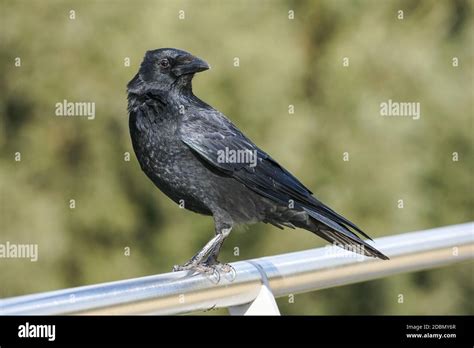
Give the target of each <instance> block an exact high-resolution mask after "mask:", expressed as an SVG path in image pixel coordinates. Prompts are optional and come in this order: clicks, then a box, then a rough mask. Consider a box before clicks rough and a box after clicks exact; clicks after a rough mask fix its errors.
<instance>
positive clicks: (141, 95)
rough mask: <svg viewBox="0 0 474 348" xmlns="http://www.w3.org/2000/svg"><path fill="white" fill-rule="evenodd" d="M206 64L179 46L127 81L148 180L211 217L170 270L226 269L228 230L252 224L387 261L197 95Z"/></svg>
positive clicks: (153, 54) (158, 54)
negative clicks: (306, 234) (194, 247)
mask: <svg viewBox="0 0 474 348" xmlns="http://www.w3.org/2000/svg"><path fill="white" fill-rule="evenodd" d="M208 69H210V66H209V64H208V63H207V62H206V61H204V60H203V59H201V58H199V57H197V56H194V55H192V54H191V53H188V52H186V51H184V50H180V49H176V48H159V49H154V50H149V51H147V52H146V53H145V56H144V58H143V61H142V63H141V65H140V68H139V70H138V72H137V73H136V74H135V76H134V77H133V78H132V79H131V80H130V82H129V83H128V84H127V98H128V114H129V129H130V136H131V142H132V146H133V149H134V152H135V154H136V157H137V160H138V163H139V164H140V167H141V169H142V171H143V172H144V173H145V174H146V176H147V177H148V178H149V179H150V180H151V181H152V182H153V183H154V184H155V186H156V187H158V189H160V190H161V191H162V192H163V193H164V194H165V195H167V196H168V197H169V198H171V199H172V200H173V201H174V202H175V203H177V204H180V205H181V206H184V208H186V209H188V210H190V211H193V212H195V213H198V214H203V215H208V216H212V218H213V219H214V226H215V233H214V236H213V237H212V238H211V239H210V240H209V242H207V243H206V244H205V246H204V247H203V248H202V249H201V250H200V251H199V252H197V253H196V255H194V256H193V257H192V258H191V259H190V260H189V261H188V262H186V263H184V264H183V265H176V266H174V268H173V270H174V271H186V270H189V271H196V270H197V271H203V272H208V271H213V270H214V271H215V269H216V267H220V268H221V269H222V270H224V271H229V269H230V268H231V266H230V265H228V264H226V263H221V262H220V261H219V260H218V256H219V252H220V250H221V247H222V245H223V243H224V240H225V239H226V238H227V237H228V236H229V234H230V232H231V230H232V228H233V227H234V226H238V225H249V224H254V223H259V222H262V223H267V224H272V225H274V226H276V227H278V228H281V229H283V228H285V227H288V228H302V229H305V230H307V231H310V232H312V233H313V234H315V235H317V236H319V237H321V238H323V239H324V240H326V241H327V242H329V243H332V244H334V245H337V246H339V247H342V248H344V249H347V250H350V251H353V252H355V253H358V254H362V255H365V256H369V257H375V258H379V259H383V260H387V259H388V257H387V256H386V255H384V254H383V253H382V252H380V251H379V250H377V249H376V248H375V247H373V246H372V245H370V244H369V243H367V242H366V241H364V240H363V239H362V238H360V237H359V236H358V234H360V235H362V236H363V237H365V238H368V239H370V240H371V238H370V237H369V236H368V235H367V234H366V233H365V232H363V231H362V230H361V229H360V228H359V227H357V226H356V225H355V224H354V223H352V222H351V221H349V220H348V219H346V218H344V217H343V216H342V215H340V214H338V213H336V212H335V211H334V210H332V209H331V208H329V207H328V206H327V205H325V204H324V203H322V202H321V201H320V200H318V199H317V198H316V197H315V196H314V195H313V193H312V192H311V191H310V190H309V189H308V188H307V187H306V186H304V185H303V184H302V183H301V182H300V181H299V180H298V179H297V178H296V177H295V176H294V175H293V174H291V173H290V172H289V171H288V170H286V169H285V168H284V167H283V166H282V165H280V164H279V163H278V162H277V161H276V160H275V159H274V158H272V157H271V156H270V155H269V154H267V153H266V152H264V151H263V150H262V149H260V148H259V147H258V146H257V145H255V144H254V143H253V142H252V141H251V140H250V139H249V138H248V137H247V136H245V135H244V134H243V132H241V131H240V130H239V129H238V128H237V127H236V126H235V125H234V124H233V123H232V122H231V121H230V120H229V119H228V118H227V117H226V116H225V115H224V114H222V113H221V112H219V111H218V110H216V109H215V108H213V107H212V106H210V105H208V104H207V103H205V102H204V101H202V100H201V99H199V98H198V97H197V96H195V95H194V93H193V89H192V80H193V77H194V76H195V74H197V73H200V72H203V71H206V70H208Z"/></svg>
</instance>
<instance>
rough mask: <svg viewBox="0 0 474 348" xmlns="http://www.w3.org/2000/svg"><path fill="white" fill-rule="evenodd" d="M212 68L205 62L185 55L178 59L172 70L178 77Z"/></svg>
mask: <svg viewBox="0 0 474 348" xmlns="http://www.w3.org/2000/svg"><path fill="white" fill-rule="evenodd" d="M210 68H211V67H210V66H209V64H207V63H206V62H205V61H204V60H202V59H200V58H198V57H195V56H192V55H184V56H180V57H178V58H177V59H176V65H175V66H174V68H172V69H171V70H172V71H173V73H174V74H175V75H176V76H181V75H186V74H194V73H197V72H200V71H204V70H208V69H210Z"/></svg>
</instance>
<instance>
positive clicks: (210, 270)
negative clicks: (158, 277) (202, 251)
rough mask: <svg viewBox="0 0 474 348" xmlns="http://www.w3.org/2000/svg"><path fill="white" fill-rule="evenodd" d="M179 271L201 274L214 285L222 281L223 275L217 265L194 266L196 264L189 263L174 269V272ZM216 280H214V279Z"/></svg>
mask: <svg viewBox="0 0 474 348" xmlns="http://www.w3.org/2000/svg"><path fill="white" fill-rule="evenodd" d="M179 271H193V273H201V274H204V275H205V276H207V277H208V278H209V280H211V281H212V282H214V283H216V284H217V283H219V281H220V279H221V275H220V273H219V271H218V269H217V267H216V265H206V264H202V263H201V264H194V263H187V264H185V265H183V266H179V265H175V266H174V267H173V272H179ZM213 278H214V279H213Z"/></svg>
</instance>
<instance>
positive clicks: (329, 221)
mask: <svg viewBox="0 0 474 348" xmlns="http://www.w3.org/2000/svg"><path fill="white" fill-rule="evenodd" d="M180 136H181V140H182V141H183V142H184V143H185V144H186V145H188V146H189V147H190V148H191V149H192V150H193V151H194V152H195V153H197V154H198V155H199V156H201V157H202V158H204V159H205V160H206V161H207V162H208V163H210V164H211V165H212V166H213V167H214V168H215V169H217V170H218V171H220V172H221V173H223V174H226V175H228V176H231V177H233V178H235V179H236V180H238V181H239V182H241V183H243V184H244V185H245V186H246V187H248V188H250V189H251V190H253V191H255V192H257V193H259V194H260V195H262V196H264V197H267V198H269V199H271V200H273V201H275V202H277V203H280V204H283V205H286V206H288V204H289V202H290V200H291V201H293V202H294V205H295V207H296V206H299V207H301V208H303V209H305V210H306V211H307V212H308V214H309V215H310V216H312V217H313V218H315V219H316V220H318V221H319V222H321V223H323V224H324V225H326V226H328V227H330V228H332V229H334V230H335V231H338V232H340V233H342V234H344V235H346V236H347V237H350V238H354V237H355V238H358V237H357V236H356V235H355V234H354V233H352V232H351V231H350V230H349V229H348V227H351V228H353V229H354V230H356V231H358V232H359V233H361V234H362V235H364V236H365V237H367V238H369V239H370V237H369V236H367V235H366V234H365V233H364V232H362V231H361V230H360V229H359V228H358V227H357V226H356V225H355V224H353V223H352V222H350V221H349V220H347V219H345V218H344V217H342V216H341V215H339V214H337V213H336V212H335V211H333V210H332V209H331V208H329V207H328V206H326V205H325V204H323V203H322V202H320V201H319V200H317V199H316V198H315V197H313V196H312V193H311V191H310V190H309V189H307V188H306V187H305V186H304V185H303V184H302V183H301V182H300V181H299V180H298V179H297V178H295V177H294V176H293V175H292V174H291V173H290V172H288V171H287V170H286V169H285V168H283V167H282V166H281V165H280V164H278V162H276V161H275V160H274V159H273V158H271V157H270V156H269V155H268V154H267V153H265V152H264V151H262V150H261V149H259V148H258V147H257V146H256V145H255V144H254V143H253V142H252V141H251V140H249V139H248V138H247V137H246V136H245V135H243V134H242V132H240V131H239V130H238V129H237V127H236V126H234V125H233V124H232V122H230V121H229V120H228V119H227V118H226V117H225V116H224V115H222V114H221V113H219V112H218V111H216V110H209V111H206V114H205V115H201V114H188V115H186V116H185V117H184V120H183V122H182V123H181V125H180ZM226 152H227V153H228V154H231V153H234V154H237V153H240V154H243V153H244V152H250V153H251V154H252V156H255V157H256V165H253V164H252V163H249V162H250V161H248V162H242V161H241V162H238V163H236V162H232V161H229V160H228V159H230V157H229V158H227V160H226V158H223V154H225V153H226ZM247 158H248V157H247ZM254 163H255V162H254Z"/></svg>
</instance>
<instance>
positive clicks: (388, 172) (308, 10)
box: [0, 0, 474, 314]
mask: <svg viewBox="0 0 474 348" xmlns="http://www.w3.org/2000/svg"><path fill="white" fill-rule="evenodd" d="M0 3H1V15H0V16H1V17H0V19H1V33H0V35H1V37H0V39H1V50H0V61H1V68H2V70H1V73H0V91H1V92H0V115H1V124H0V146H1V155H0V183H1V195H0V199H1V201H0V204H1V209H0V214H1V215H0V217H1V220H0V231H1V232H0V233H1V234H0V243H5V242H6V241H10V243H37V244H38V245H39V260H38V262H36V263H33V262H30V261H29V260H24V259H1V260H0V297H9V296H14V295H21V294H27V293H33V292H39V291H46V290H53V289H59V288H64V287H72V286H79V285H85V284H92V283H98V282H106V281H112V280H119V279H125V278H132V277H139V276H145V275H150V274H156V273H163V272H168V271H170V269H171V267H172V266H173V265H174V264H182V263H184V262H185V261H186V260H187V259H188V258H189V257H191V256H192V255H193V254H194V253H195V252H196V251H197V250H198V249H199V248H200V247H201V246H202V245H203V244H204V243H205V242H206V241H207V240H208V239H210V238H211V236H212V235H213V233H214V232H213V221H212V219H211V218H209V217H204V216H199V215H196V214H194V213H192V212H189V211H185V210H182V209H179V207H178V206H176V205H175V204H174V203H173V202H172V201H171V200H169V199H168V198H167V197H165V196H164V195H163V194H162V193H161V192H159V190H158V189H156V188H155V187H154V186H153V184H152V183H151V182H150V181H149V180H148V179H147V178H146V177H145V175H144V174H143V173H142V172H141V170H140V168H139V165H138V163H137V161H136V158H135V155H134V154H133V150H132V148H131V142H130V137H129V133H128V115H127V111H126V105H127V104H126V91H125V86H126V84H127V82H128V81H129V80H130V79H131V78H132V77H133V76H134V74H135V73H136V71H137V69H138V66H139V64H140V61H141V59H142V57H143V55H144V52H145V51H146V50H149V49H155V48H160V47H176V48H181V49H184V50H187V51H189V52H191V53H193V54H195V55H197V56H199V57H201V58H203V59H205V60H206V61H208V62H209V63H210V64H211V66H212V69H211V70H209V71H206V72H204V73H201V74H199V75H197V76H196V77H195V79H194V83H193V86H194V92H195V94H196V95H198V96H199V97H200V98H201V99H203V100H205V101H206V102H208V103H209V104H211V105H213V106H214V107H215V108H217V109H219V110H220V111H222V112H223V113H224V114H226V115H227V116H228V117H229V118H230V119H231V120H232V121H233V122H234V123H236V124H237V126H238V127H239V128H240V129H242V130H243V131H244V132H245V133H246V134H247V135H248V136H249V137H250V138H251V139H253V140H254V142H255V143H256V144H257V145H259V146H260V147H262V148H263V149H264V150H265V151H266V152H268V153H269V154H271V155H272V156H273V157H274V158H276V159H277V160H278V161H279V162H280V163H281V164H282V165H284V166H285V167H286V168H287V169H289V170H290V171H291V172H292V173H293V174H295V175H296V176H297V177H298V178H300V179H301V180H302V182H303V183H305V185H306V186H308V187H309V188H311V189H312V191H313V192H315V195H316V196H317V197H318V198H319V199H321V200H322V201H323V202H325V203H327V204H328V205H329V206H331V207H332V208H333V209H335V210H336V211H338V212H340V213H342V214H343V215H344V216H346V217H348V218H349V219H351V220H352V221H354V222H355V223H357V224H358V225H359V226H360V227H362V228H363V229H364V230H365V231H366V232H368V233H369V234H370V235H371V236H372V237H380V236H384V235H393V234H399V233H403V232H408V231H415V230H420V229H425V228H431V227H438V226H443V225H450V224H456V223H462V222H466V221H471V220H473V215H474V214H473V210H472V206H473V200H472V197H473V195H472V184H473V180H472V173H473V146H472V145H473V143H472V134H473V133H472V131H473V127H472V116H473V99H474V98H473V71H474V70H473V42H474V40H473V16H472V11H473V7H474V6H473V1H434V0H433V1H349V0H344V1H341V0H336V1H294V2H292V1H291V2H287V1H258V2H257V1H250V0H246V1H233V2H230V1H217V0H215V1H201V0H198V1H151V0H139V1H111V0H108V1H99V0H94V1H92V0H86V1H69V2H66V1H41V2H40V1H38V2H34V1H25V0H19V1H12V0H1V1H0ZM70 10H74V11H75V14H76V19H74V20H71V19H70V18H69V13H70V12H69V11H70ZM180 10H184V13H185V19H184V20H180V19H179V18H178V15H179V11H180ZM290 10H293V11H294V13H295V18H294V20H290V19H288V11H290ZM398 10H403V11H404V19H403V20H400V19H398V18H397V16H398ZM15 57H20V58H21V67H15V65H14V62H15V61H14V60H15ZM125 57H129V58H130V61H131V64H130V67H127V66H124V59H125ZM235 57H239V59H240V66H239V67H234V64H233V63H234V58H235ZM343 57H349V59H350V65H349V66H348V67H343V64H342V59H343ZM453 57H458V59H459V66H458V67H453V65H452V59H453ZM63 99H67V100H68V101H88V102H95V103H96V118H95V119H94V120H86V119H85V118H80V117H69V118H68V117H56V116H55V104H56V103H58V102H62V101H63ZM388 99H392V100H394V101H411V102H420V103H421V118H420V119H419V120H412V119H411V118H406V117H382V116H381V115H380V112H379V106H380V103H382V102H385V101H387V100H388ZM290 104H292V105H294V107H295V113H294V114H289V113H288V105H290ZM16 152H20V153H21V161H20V162H16V161H14V156H15V153H16ZM126 152H130V153H131V160H130V161H125V160H124V153H126ZM344 152H348V153H349V156H350V157H349V158H350V160H349V161H343V153H344ZM453 152H457V153H458V155H459V160H458V161H453V158H452V157H453ZM70 199H75V200H76V208H75V209H70V208H69V200H70ZM399 199H403V202H404V207H403V209H400V208H398V206H397V205H398V200H399ZM323 245H325V243H324V242H323V241H321V240H320V239H319V238H317V237H315V236H314V235H312V234H311V233H309V232H306V231H303V230H290V229H286V230H284V231H281V230H278V229H276V228H275V227H272V226H267V225H264V224H259V225H253V226H249V227H246V228H238V229H235V230H234V231H233V233H232V234H231V236H230V237H229V239H228V240H227V241H226V244H225V245H224V248H223V251H222V253H221V259H222V260H224V261H228V262H232V261H237V260H244V259H248V258H255V257H260V256H265V255H275V254H280V253H286V252H291V251H297V250H304V249H309V248H315V247H319V246H323ZM126 247H129V248H130V251H131V255H130V256H125V255H124V248H126ZM235 247H238V248H239V251H240V255H239V256H235V255H234V253H233V252H234V248H235ZM473 291H474V280H473V267H472V263H467V264H460V265H456V266H451V267H448V268H442V269H437V270H432V271H425V272H417V273H411V274H405V275H399V276H394V277H388V278H386V279H381V280H376V281H371V282H365V283H361V284H357V285H351V286H343V287H339V288H333V289H327V290H323V291H317V292H312V293H307V294H301V295H296V296H295V298H294V303H289V299H288V298H286V297H284V298H281V299H279V300H278V303H279V305H280V309H281V311H282V313H285V314H473V313H474V309H473V302H472V294H473ZM399 294H403V296H404V303H398V301H397V300H398V295H399ZM208 313H211V314H215V313H225V312H224V311H223V310H220V311H212V312H208Z"/></svg>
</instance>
